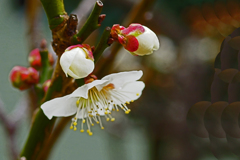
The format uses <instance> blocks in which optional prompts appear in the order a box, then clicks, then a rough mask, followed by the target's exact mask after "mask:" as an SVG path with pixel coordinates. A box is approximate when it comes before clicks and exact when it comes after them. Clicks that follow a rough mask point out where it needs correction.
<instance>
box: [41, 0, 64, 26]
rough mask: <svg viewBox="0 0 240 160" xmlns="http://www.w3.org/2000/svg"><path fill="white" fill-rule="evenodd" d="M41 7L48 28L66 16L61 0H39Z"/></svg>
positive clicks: (57, 24) (58, 23) (57, 23)
mask: <svg viewBox="0 0 240 160" xmlns="http://www.w3.org/2000/svg"><path fill="white" fill-rule="evenodd" d="M41 2H42V5H43V8H44V10H45V12H46V14H47V18H48V24H49V26H50V29H54V28H56V27H58V26H59V25H60V24H62V23H63V22H64V21H65V20H66V17H67V13H66V11H65V9H64V3H63V0H41Z"/></svg>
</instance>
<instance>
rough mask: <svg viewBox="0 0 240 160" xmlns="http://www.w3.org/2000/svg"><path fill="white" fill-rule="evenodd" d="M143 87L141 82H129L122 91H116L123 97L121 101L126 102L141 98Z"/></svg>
mask: <svg viewBox="0 0 240 160" xmlns="http://www.w3.org/2000/svg"><path fill="white" fill-rule="evenodd" d="M144 87H145V84H144V83H143V82H142V81H136V82H129V83H126V84H125V85H124V86H123V87H122V89H118V90H117V91H118V92H120V93H121V94H123V95H124V96H122V97H123V98H124V100H123V101H125V102H126V101H131V100H136V99H138V98H139V97H140V96H141V94H142V90H143V89H144Z"/></svg>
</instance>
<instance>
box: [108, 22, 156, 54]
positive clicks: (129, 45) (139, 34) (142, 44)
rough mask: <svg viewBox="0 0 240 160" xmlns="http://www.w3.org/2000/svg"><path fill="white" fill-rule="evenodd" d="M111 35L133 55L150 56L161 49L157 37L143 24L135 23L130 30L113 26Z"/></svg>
mask: <svg viewBox="0 0 240 160" xmlns="http://www.w3.org/2000/svg"><path fill="white" fill-rule="evenodd" d="M111 35H112V37H113V38H114V39H116V40H118V42H119V43H121V44H122V45H123V47H124V48H125V49H126V50H128V51H129V52H130V53H131V54H133V55H138V56H144V55H149V54H152V53H153V51H154V50H158V49H159V40H158V37H157V35H156V34H155V33H154V32H153V31H152V30H151V29H149V28H148V27H146V26H143V25H141V24H137V23H133V24H131V25H130V26H129V27H128V28H125V27H123V26H119V25H118V24H116V25H113V27H112V30H111Z"/></svg>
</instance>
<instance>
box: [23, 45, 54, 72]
mask: <svg viewBox="0 0 240 160" xmlns="http://www.w3.org/2000/svg"><path fill="white" fill-rule="evenodd" d="M48 60H49V63H50V65H53V63H54V59H53V56H52V54H51V53H48ZM28 61H29V63H30V65H31V67H33V68H35V69H37V70H39V69H40V68H41V67H42V62H41V55H40V52H39V49H38V48H36V49H34V50H32V51H31V52H30V54H29V56H28Z"/></svg>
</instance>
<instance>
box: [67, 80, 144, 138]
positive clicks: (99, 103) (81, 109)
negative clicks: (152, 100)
mask: <svg viewBox="0 0 240 160" xmlns="http://www.w3.org/2000/svg"><path fill="white" fill-rule="evenodd" d="M124 93H125V91H120V90H116V89H115V87H114V84H112V83H110V84H108V85H106V86H105V87H103V88H102V90H101V91H98V90H97V88H96V87H93V88H91V89H90V90H89V91H88V99H85V98H82V97H80V98H79V99H78V100H77V101H76V105H77V107H78V109H77V113H76V115H75V117H74V118H73V119H72V123H71V126H70V129H73V130H74V131H76V130H77V124H78V123H77V121H78V119H82V123H81V129H80V132H84V124H85V123H86V125H87V133H88V134H89V135H90V136H91V135H92V134H93V133H92V132H91V126H94V123H93V122H96V123H97V124H99V125H100V127H101V129H104V127H103V125H102V121H101V117H100V116H105V119H106V121H112V122H113V121H115V118H114V117H112V115H111V111H115V110H116V111H119V108H121V109H122V110H123V111H124V112H125V113H126V114H129V113H130V111H131V110H130V109H128V107H127V105H126V104H129V103H130V102H129V101H126V99H129V98H128V97H127V96H126V95H125V94H124ZM136 95H137V96H139V93H137V94H136ZM131 102H133V100H131Z"/></svg>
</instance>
